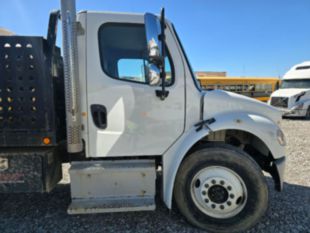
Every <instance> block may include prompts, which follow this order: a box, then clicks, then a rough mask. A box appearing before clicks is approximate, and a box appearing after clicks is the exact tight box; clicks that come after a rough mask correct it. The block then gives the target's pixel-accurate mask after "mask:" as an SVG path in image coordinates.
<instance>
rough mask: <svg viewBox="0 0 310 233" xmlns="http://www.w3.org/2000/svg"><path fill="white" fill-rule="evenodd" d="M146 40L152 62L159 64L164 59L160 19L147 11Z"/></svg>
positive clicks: (145, 20) (145, 21)
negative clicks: (160, 38)
mask: <svg viewBox="0 0 310 233" xmlns="http://www.w3.org/2000/svg"><path fill="white" fill-rule="evenodd" d="M144 24H145V33H146V42H147V49H148V57H149V60H150V62H151V63H156V64H159V63H160V62H161V61H162V44H161V43H162V42H161V41H160V40H159V37H160V35H161V26H160V20H159V18H158V17H157V16H156V15H153V14H150V13H146V14H145V15H144Z"/></svg>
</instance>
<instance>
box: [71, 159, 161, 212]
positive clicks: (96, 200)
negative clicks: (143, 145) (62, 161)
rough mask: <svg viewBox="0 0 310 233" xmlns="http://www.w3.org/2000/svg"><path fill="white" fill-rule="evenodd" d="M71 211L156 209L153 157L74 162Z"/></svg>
mask: <svg viewBox="0 0 310 233" xmlns="http://www.w3.org/2000/svg"><path fill="white" fill-rule="evenodd" d="M69 172H70V179H71V197H72V202H71V204H70V206H69V208H68V213H69V214H88V213H110V212H125V211H126V212H127V211H150V210H154V209H155V193H156V192H155V179H156V168H155V161H154V160H114V161H112V160H104V161H79V162H72V163H71V168H70V170H69Z"/></svg>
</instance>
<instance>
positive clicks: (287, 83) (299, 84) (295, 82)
mask: <svg viewBox="0 0 310 233" xmlns="http://www.w3.org/2000/svg"><path fill="white" fill-rule="evenodd" d="M286 88H310V79H290V80H282V84H281V89H286Z"/></svg>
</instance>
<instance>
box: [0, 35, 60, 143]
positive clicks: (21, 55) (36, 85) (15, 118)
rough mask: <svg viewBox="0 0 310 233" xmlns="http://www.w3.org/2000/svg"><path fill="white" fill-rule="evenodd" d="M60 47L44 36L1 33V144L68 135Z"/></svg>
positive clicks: (55, 139)
mask: <svg viewBox="0 0 310 233" xmlns="http://www.w3.org/2000/svg"><path fill="white" fill-rule="evenodd" d="M64 103H65V101H64V80H63V65H62V58H61V55H60V49H59V48H57V47H55V46H51V45H49V43H48V42H47V40H45V39H44V38H43V37H28V36H0V147H29V146H53V145H56V144H57V143H58V142H59V141H62V140H63V139H65V129H66V125H65V106H64Z"/></svg>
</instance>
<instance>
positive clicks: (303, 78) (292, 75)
mask: <svg viewBox="0 0 310 233" xmlns="http://www.w3.org/2000/svg"><path fill="white" fill-rule="evenodd" d="M269 104H270V105H272V106H275V107H278V108H280V109H281V110H282V111H283V116H288V117H305V118H306V119H310V61H305V62H303V63H300V64H297V65H295V66H293V67H292V68H291V69H290V70H289V71H288V72H287V73H286V74H285V75H284V76H283V79H282V84H281V87H280V89H279V90H277V91H275V92H273V93H272V95H271V98H270V100H269Z"/></svg>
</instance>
